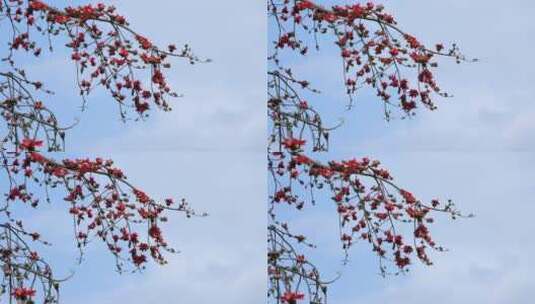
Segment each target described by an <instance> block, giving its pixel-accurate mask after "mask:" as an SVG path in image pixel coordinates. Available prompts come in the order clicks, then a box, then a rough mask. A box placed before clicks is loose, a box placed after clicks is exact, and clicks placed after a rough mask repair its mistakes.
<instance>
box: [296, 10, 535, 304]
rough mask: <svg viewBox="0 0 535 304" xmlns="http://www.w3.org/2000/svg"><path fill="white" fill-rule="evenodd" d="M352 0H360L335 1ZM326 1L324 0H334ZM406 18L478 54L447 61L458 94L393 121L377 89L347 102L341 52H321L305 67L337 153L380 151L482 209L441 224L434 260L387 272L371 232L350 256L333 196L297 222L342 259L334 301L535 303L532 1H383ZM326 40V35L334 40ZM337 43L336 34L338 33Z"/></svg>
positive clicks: (431, 186)
mask: <svg viewBox="0 0 535 304" xmlns="http://www.w3.org/2000/svg"><path fill="white" fill-rule="evenodd" d="M328 2H329V3H344V2H346V3H349V2H350V1H344V2H339V1H328ZM328 2H327V1H322V3H328ZM383 4H385V6H386V7H387V9H388V10H389V11H390V12H393V13H394V15H395V16H397V19H398V21H399V23H400V24H401V26H402V27H403V28H404V29H406V30H407V31H409V32H411V33H413V34H414V35H415V36H417V37H419V38H420V39H421V40H422V41H425V42H428V43H435V42H438V41H443V42H445V43H448V42H457V43H458V44H459V45H460V46H461V48H462V50H463V51H464V53H466V54H467V55H469V56H472V57H477V58H479V59H480V62H479V63H472V64H463V65H455V64H448V63H446V62H444V63H443V64H442V68H441V71H439V73H438V77H439V80H440V83H441V84H442V87H443V88H444V89H446V90H447V91H448V92H450V93H453V95H454V98H451V99H445V100H439V101H438V106H439V110H438V111H435V112H429V111H420V112H418V115H417V116H416V117H415V118H414V119H410V120H399V119H398V120H393V121H391V122H389V123H387V122H385V121H384V119H383V117H382V113H381V108H380V107H378V106H376V104H377V101H376V100H375V98H372V96H370V95H369V94H366V93H365V92H364V94H361V95H360V99H359V102H358V104H357V106H356V107H355V108H354V109H353V110H352V111H350V112H344V105H345V102H346V101H347V98H346V97H344V95H343V90H342V89H341V70H340V67H341V62H340V59H339V58H338V57H337V55H338V53H337V52H333V51H331V50H330V49H329V48H326V50H327V51H325V52H320V53H318V54H311V55H309V56H308V58H307V59H304V60H303V59H302V60H299V61H294V62H295V67H296V70H297V69H299V70H300V71H301V75H303V74H305V75H306V77H307V78H308V79H309V80H311V81H312V83H313V84H315V86H316V87H317V88H318V89H320V90H322V92H323V94H322V95H320V96H318V98H317V99H316V100H315V104H320V106H321V107H322V109H324V110H325V112H324V113H325V114H326V116H328V117H329V119H330V120H331V121H332V122H336V121H337V119H339V118H341V117H342V118H344V119H345V122H346V123H345V124H344V126H343V127H342V128H340V129H339V130H337V131H335V132H333V134H332V141H331V144H332V145H331V153H330V154H329V155H330V158H334V159H340V158H348V157H353V156H357V157H361V156H370V157H373V158H376V159H379V160H381V161H382V163H383V164H384V165H385V166H386V167H387V168H390V169H391V173H392V174H393V175H394V177H395V178H396V180H397V181H398V184H400V185H403V186H404V187H406V188H408V189H411V190H412V191H413V192H414V193H415V194H416V195H418V197H420V198H422V199H432V198H435V197H439V198H442V199H447V198H451V199H453V200H454V201H455V202H456V203H457V205H458V207H459V208H460V209H461V210H464V211H466V213H475V214H476V218H473V219H468V220H460V221H457V222H454V223H451V222H449V221H448V220H446V219H443V220H440V221H439V222H438V223H437V224H435V227H434V231H435V239H436V240H438V241H439V242H440V243H441V244H442V245H444V246H446V247H447V248H449V249H450V251H449V252H447V253H443V254H434V255H433V258H434V262H435V265H434V266H433V267H425V266H421V265H415V267H413V269H412V272H411V274H409V275H405V276H400V277H387V278H386V279H383V278H381V277H380V276H379V275H378V264H377V259H376V258H375V257H374V256H373V255H372V254H371V252H370V250H369V248H367V247H366V246H365V245H364V244H363V246H364V247H362V246H356V247H355V248H354V249H353V250H352V256H351V261H350V264H349V265H348V266H347V267H340V261H341V260H342V258H343V253H342V251H341V250H340V249H339V248H340V244H339V242H338V241H337V235H338V230H337V229H338V226H337V225H338V223H337V220H336V213H335V210H334V208H332V207H331V205H330V204H328V203H329V202H326V203H327V207H320V208H316V210H311V211H309V213H308V216H306V217H301V220H299V221H297V222H294V223H293V224H294V227H295V226H297V227H298V228H300V229H302V230H304V231H307V232H308V235H311V236H312V237H313V239H314V240H315V241H316V244H317V245H318V246H319V249H318V250H316V252H315V254H314V255H315V258H316V260H317V261H319V263H320V265H321V267H323V270H324V272H325V273H326V274H327V275H331V276H334V275H335V274H336V272H338V271H343V276H342V278H341V279H340V280H339V281H338V282H336V283H335V284H333V285H332V286H331V287H330V293H331V294H330V302H331V303H342V304H345V303H348V304H349V303H373V304H375V303H377V304H380V303H394V302H398V303H409V302H410V303H429V302H430V301H431V302H432V303H460V304H464V303H496V304H498V303H531V296H532V294H533V293H532V290H531V286H534V284H535V282H534V279H533V278H532V276H530V275H529V272H528V269H532V268H533V266H534V265H533V261H532V258H531V257H532V256H533V253H534V249H535V247H534V246H533V243H532V242H531V241H530V239H532V237H531V233H532V231H533V230H534V228H535V227H534V226H533V224H532V222H533V221H532V219H531V216H532V214H533V211H534V209H535V208H534V207H533V206H534V205H533V194H534V192H535V190H534V187H533V183H534V182H533V171H534V170H533V169H534V163H533V158H534V157H533V149H534V147H535V146H534V143H535V142H534V140H533V136H532V131H533V128H534V127H535V124H534V119H533V117H534V115H535V107H534V105H533V96H534V93H535V92H534V91H533V90H534V89H533V85H532V83H533V76H532V73H531V71H532V70H533V62H532V61H531V60H529V59H528V58H530V56H531V55H530V54H532V53H533V51H534V49H535V45H534V44H533V42H532V41H531V39H529V38H528V37H533V34H534V30H535V28H534V25H533V24H532V23H531V22H530V21H529V20H530V15H529V12H530V11H532V10H533V4H532V2H529V1H508V2H507V3H504V2H498V1H479V0H475V1H460V0H446V1H432V2H431V1H420V0H412V1H403V2H398V1H384V2H383ZM326 42H327V41H326ZM327 43H328V42H327Z"/></svg>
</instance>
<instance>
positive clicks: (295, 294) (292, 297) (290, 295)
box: [281, 291, 305, 303]
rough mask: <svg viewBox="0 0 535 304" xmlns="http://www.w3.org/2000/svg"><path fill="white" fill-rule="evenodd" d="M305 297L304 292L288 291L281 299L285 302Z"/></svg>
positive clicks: (292, 301)
mask: <svg viewBox="0 0 535 304" xmlns="http://www.w3.org/2000/svg"><path fill="white" fill-rule="evenodd" d="M304 298H305V295H304V294H302V293H298V292H291V291H287V292H285V293H284V294H283V295H282V297H281V300H282V302H283V303H295V301H297V300H303V299H304Z"/></svg>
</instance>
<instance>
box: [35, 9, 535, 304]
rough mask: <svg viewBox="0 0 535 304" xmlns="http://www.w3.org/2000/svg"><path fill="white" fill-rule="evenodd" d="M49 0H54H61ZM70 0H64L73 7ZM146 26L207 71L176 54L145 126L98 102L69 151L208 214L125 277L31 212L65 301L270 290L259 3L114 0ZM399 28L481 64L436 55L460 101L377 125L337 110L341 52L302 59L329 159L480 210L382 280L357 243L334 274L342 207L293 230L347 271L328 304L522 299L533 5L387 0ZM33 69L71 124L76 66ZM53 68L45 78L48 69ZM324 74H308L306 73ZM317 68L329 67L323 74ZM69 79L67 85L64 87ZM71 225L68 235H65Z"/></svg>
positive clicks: (234, 297) (527, 279)
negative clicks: (429, 256) (437, 250)
mask: <svg viewBox="0 0 535 304" xmlns="http://www.w3.org/2000/svg"><path fill="white" fill-rule="evenodd" d="M55 2H56V3H58V6H60V5H61V3H63V2H60V1H55ZM70 3H72V2H70ZM113 3H115V4H117V5H118V6H119V7H120V9H121V11H122V12H124V13H125V15H127V16H128V17H129V19H130V20H131V21H132V24H133V25H134V26H135V27H136V28H137V29H139V30H140V31H142V32H144V33H146V34H147V36H150V37H154V39H155V40H156V41H158V42H161V43H167V42H176V43H177V44H180V43H183V42H189V43H191V45H192V46H193V47H194V49H195V50H196V51H197V53H198V54H199V55H202V56H206V57H209V58H211V59H213V60H214V62H213V63H210V64H205V65H197V66H193V67H192V66H188V65H186V64H181V63H180V62H178V63H177V64H175V67H176V73H175V74H173V75H172V76H171V79H172V82H173V84H175V85H174V86H175V88H176V89H177V90H178V91H179V92H181V93H184V94H185V97H184V98H181V99H178V100H176V105H175V106H174V111H173V112H172V113H153V115H152V117H151V119H150V120H149V121H147V122H142V123H134V122H129V123H127V124H126V125H124V124H123V123H121V122H119V119H118V115H115V114H118V113H115V112H114V110H115V108H114V107H113V106H110V105H109V104H106V102H108V101H109V100H108V99H107V98H106V97H105V96H104V95H102V94H98V93H97V94H95V95H93V96H92V97H91V99H90V105H89V108H88V111H87V112H86V113H84V114H83V116H82V117H81V118H82V120H81V122H80V124H79V125H78V126H77V128H75V129H74V130H73V131H72V132H71V133H70V136H69V139H68V146H67V147H68V150H69V151H70V152H69V153H72V155H80V154H83V155H90V156H91V155H93V156H100V155H104V156H106V157H110V158H113V159H115V160H116V161H117V163H118V165H119V166H121V167H123V168H124V169H125V171H126V172H127V173H128V175H129V177H130V179H131V180H132V181H133V182H135V183H136V184H139V185H143V186H144V187H145V188H146V189H147V191H149V192H150V193H152V194H162V196H177V197H182V196H184V197H187V198H188V199H189V200H190V201H191V202H192V204H194V206H195V207H196V208H197V209H200V210H203V211H204V210H205V211H207V212H209V213H210V217H208V218H204V219H192V220H178V221H177V223H176V224H172V225H170V226H169V227H168V228H169V229H168V231H170V233H169V236H170V238H171V239H170V241H171V243H172V244H174V245H175V247H177V248H178V249H179V250H181V253H180V254H178V255H176V256H172V257H171V259H170V265H168V266H167V267H158V266H152V267H149V269H148V270H147V271H146V272H145V273H144V274H142V275H139V274H135V275H122V276H119V275H118V274H116V273H115V272H114V271H113V261H112V259H110V257H109V255H107V253H103V252H102V251H101V250H100V249H102V248H101V247H98V246H95V247H93V248H92V249H90V250H89V251H88V254H87V256H86V261H85V263H84V264H83V265H81V266H79V267H78V266H74V258H75V257H76V250H75V248H74V242H72V246H71V243H70V242H71V240H72V237H71V230H70V228H69V227H70V222H69V217H68V216H66V214H65V212H64V210H58V209H56V208H54V206H50V207H49V208H45V211H44V212H42V213H39V214H37V213H36V215H35V216H33V217H32V218H31V223H32V225H35V227H43V229H45V230H46V232H48V233H44V234H47V236H48V239H50V240H51V241H53V242H54V243H55V244H57V246H55V247H54V248H53V249H51V250H50V252H49V255H50V256H54V257H55V258H54V259H53V261H54V262H56V264H57V265H59V266H58V267H59V268H60V269H61V271H63V272H65V273H67V272H68V270H69V269H71V268H72V269H75V270H76V275H75V276H74V277H73V278H72V279H71V280H70V281H68V282H67V283H66V284H65V285H64V289H63V294H62V295H63V299H64V300H65V301H64V302H65V303H82V304H85V303H96V302H98V303H104V304H107V303H116V302H118V301H122V302H127V303H133V304H137V303H152V302H158V303H162V304H167V303H169V304H171V303H215V302H217V303H223V304H225V303H229V304H230V303H232V304H241V303H243V304H248V303H257V302H259V301H264V299H265V286H266V277H265V227H266V221H265V202H266V197H267V189H266V171H265V135H266V134H265V127H266V117H265V115H266V111H265V90H266V89H265V58H266V47H265V41H266V40H267V39H266V32H267V31H266V23H265V14H264V9H265V3H264V2H262V1H250V0H233V1H230V2H229V1H206V2H201V1H180V2H177V1H164V0H153V1H151V2H150V7H149V8H150V9H148V6H147V4H146V3H145V2H143V1H113ZM384 4H385V5H386V6H387V8H388V9H389V10H390V11H392V12H394V13H395V15H396V16H397V17H398V20H399V21H400V23H401V24H402V25H404V28H405V29H407V30H408V31H410V32H412V33H414V34H415V35H416V36H418V37H421V38H422V39H423V40H424V41H428V42H431V43H433V42H435V41H436V40H442V41H444V42H450V41H455V42H458V43H459V44H460V46H461V47H462V49H463V50H464V51H465V53H467V54H468V55H473V56H474V57H477V58H479V59H481V61H480V62H479V63H476V64H465V65H460V66H456V65H454V64H444V65H443V70H442V73H440V74H439V77H440V81H441V83H442V86H443V87H444V88H446V89H447V90H448V91H449V92H451V93H453V94H454V96H455V97H454V98H452V99H447V100H444V101H443V102H439V111H436V112H426V111H421V112H419V113H418V115H417V117H416V118H415V119H412V120H405V121H400V120H394V121H391V122H390V123H386V122H384V120H383V119H382V116H381V111H380V109H379V108H377V107H375V106H373V104H374V101H375V100H371V99H368V98H365V97H366V96H367V95H366V94H364V95H361V97H362V98H361V101H362V103H360V104H358V105H357V107H355V109H354V110H352V111H351V112H344V106H345V101H346V100H347V99H346V98H345V97H344V96H343V94H342V91H341V90H340V89H341V87H340V82H339V80H340V79H339V78H340V75H341V73H340V71H339V70H338V67H340V61H339V59H338V57H337V53H336V54H335V53H328V52H327V53H320V54H317V55H311V56H310V57H309V58H308V59H307V61H300V62H296V64H297V65H299V66H300V68H302V69H303V70H304V71H306V72H307V73H310V75H311V77H310V78H311V80H312V81H313V82H314V83H315V84H316V86H317V87H319V88H320V89H322V91H323V92H324V94H323V95H321V96H320V97H319V98H318V102H321V103H324V107H325V108H326V109H327V110H326V111H327V112H326V113H325V114H326V115H327V116H329V117H330V119H331V120H332V121H336V120H337V119H338V118H339V117H344V118H345V120H346V124H345V125H344V126H343V127H342V128H341V129H340V130H338V132H335V133H333V137H332V143H333V145H332V154H331V155H332V157H333V158H345V157H352V156H366V155H368V156H372V157H374V158H378V159H380V160H382V161H383V163H384V164H385V166H386V167H388V168H390V169H391V171H392V173H393V174H394V176H395V177H396V179H397V180H398V182H399V183H400V184H402V185H404V186H406V187H407V188H409V189H412V190H413V191H414V192H415V193H416V194H418V196H419V197H421V198H424V199H425V198H434V197H436V196H437V197H440V198H452V199H454V200H455V201H456V203H457V204H458V206H459V207H460V208H461V209H462V210H466V211H467V212H468V213H469V212H473V213H475V214H476V215H477V217H476V218H474V219H470V220H461V221H458V222H456V223H450V222H448V221H440V222H439V223H437V225H436V227H435V232H436V233H435V235H436V239H437V240H439V241H440V242H441V243H442V244H443V245H445V246H446V247H448V248H450V249H451V251H450V252H448V253H445V254H440V255H435V256H434V260H435V263H436V265H435V266H433V267H431V268H428V267H422V266H419V265H416V267H414V269H413V271H412V273H411V274H410V275H407V276H402V277H396V278H394V277H391V278H386V279H382V278H381V277H379V276H378V275H377V261H376V259H375V258H374V257H373V256H372V255H371V254H369V250H368V248H365V247H356V248H355V249H354V250H353V252H352V254H353V255H352V259H351V263H350V265H348V266H347V267H345V268H341V267H339V263H338V262H339V261H340V260H341V258H342V252H341V250H339V248H340V246H339V243H338V242H337V230H336V229H337V222H336V217H335V216H336V214H335V213H334V210H330V208H328V207H326V208H317V209H315V210H312V211H311V212H310V213H309V216H308V217H306V218H305V219H303V220H301V221H299V222H296V223H295V224H294V226H297V227H302V228H303V229H307V228H306V227H314V228H313V230H309V232H310V234H312V235H313V236H314V239H315V241H316V243H318V245H319V246H320V248H321V249H319V250H318V251H317V252H316V253H315V254H316V257H317V259H318V260H319V261H320V263H321V264H323V265H324V266H325V267H327V268H325V271H326V272H327V273H330V274H334V273H336V272H337V271H339V270H341V269H342V270H343V272H344V274H343V277H342V278H341V279H340V280H339V281H338V282H337V283H336V284H335V285H333V286H332V287H331V288H330V291H331V303H336V304H339V303H340V304H345V303H348V304H349V303H371V304H375V303H377V304H380V303H392V302H394V301H396V302H400V303H407V302H411V303H415V304H419V303H428V302H429V301H430V300H432V302H433V303H438V304H441V303H459V304H464V303H467V304H468V303H470V304H474V303H476V304H478V303H485V304H486V303H491V304H502V303H521V304H523V303H526V304H527V303H531V301H530V300H531V297H530V296H531V295H532V291H531V287H532V286H534V285H535V279H533V276H532V275H531V274H530V273H529V270H530V269H533V268H534V267H535V262H534V261H533V259H532V256H533V254H534V253H535V245H533V242H532V241H531V240H532V238H533V236H532V232H533V231H534V228H535V226H534V224H532V223H533V221H532V214H533V213H534V211H535V207H534V206H535V205H534V204H533V203H534V202H533V200H534V198H533V197H534V194H535V193H534V192H535V190H534V189H535V187H534V185H533V184H534V183H535V182H534V180H535V179H534V173H533V172H535V170H534V169H535V162H534V157H533V149H534V148H535V139H534V138H535V137H533V136H532V134H533V131H534V130H535V120H534V119H533V117H534V115H535V106H534V103H533V96H535V92H534V90H535V89H534V88H533V75H532V72H531V71H533V68H534V67H533V65H534V64H533V61H531V60H530V58H531V56H532V53H533V51H534V50H535V44H534V43H533V42H532V37H534V34H535V28H534V27H535V25H533V23H532V22H531V21H530V20H531V17H532V16H531V12H532V11H533V8H534V4H533V3H532V2H531V1H521V0H513V1H508V2H498V1H482V0H473V1H461V0H443V1H432V2H430V1H423V0H411V1H404V2H398V1H385V2H384ZM48 58H49V60H47V61H46V62H42V63H39V64H36V65H32V69H33V71H34V75H36V76H39V75H42V77H41V78H44V79H46V80H47V83H48V84H49V85H50V87H52V88H54V89H55V91H56V92H57V93H58V94H57V95H56V98H55V99H54V102H57V104H58V108H61V109H64V110H62V111H63V113H64V114H63V115H62V119H64V121H67V122H69V121H72V120H73V119H74V117H72V115H70V114H69V113H71V109H75V108H76V106H78V105H79V98H78V97H77V96H76V94H75V93H76V92H75V90H74V88H73V84H74V81H73V75H74V68H73V67H72V66H71V65H70V63H68V61H67V60H65V58H64V54H62V53H61V52H56V53H55V54H53V55H51V56H50V57H48ZM51 71H53V73H51ZM314 71H316V73H314ZM317 71H321V73H318V72H317ZM70 88H73V89H72V90H71V89H70ZM65 227H67V228H65Z"/></svg>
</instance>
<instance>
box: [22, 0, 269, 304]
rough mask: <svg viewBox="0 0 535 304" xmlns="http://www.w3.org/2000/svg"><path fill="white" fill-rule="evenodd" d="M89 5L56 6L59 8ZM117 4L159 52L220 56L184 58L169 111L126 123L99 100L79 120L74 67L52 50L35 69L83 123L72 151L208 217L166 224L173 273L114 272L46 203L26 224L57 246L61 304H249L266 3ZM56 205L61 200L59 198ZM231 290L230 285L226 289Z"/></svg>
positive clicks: (259, 241) (259, 254) (254, 276)
mask: <svg viewBox="0 0 535 304" xmlns="http://www.w3.org/2000/svg"><path fill="white" fill-rule="evenodd" d="M88 2H89V1H76V2H72V1H69V2H67V1H53V3H55V4H56V5H57V6H63V5H66V4H73V3H88ZM105 2H106V3H114V4H116V5H117V6H118V7H119V9H120V11H121V12H122V13H123V14H124V15H125V16H127V17H128V19H129V20H130V21H131V23H132V25H133V27H134V28H136V29H138V30H139V31H140V32H142V33H144V34H146V36H148V37H151V38H152V39H153V40H154V41H156V42H159V43H161V44H163V45H166V44H167V43H176V44H177V45H180V44H183V43H190V45H192V46H193V47H194V50H195V51H196V53H197V54H198V55H200V56H203V57H208V58H211V59H212V60H213V62H212V63H210V64H203V65H195V66H190V65H188V64H186V63H183V62H180V61H177V62H176V63H175V64H174V66H175V69H174V70H173V74H170V75H169V80H170V81H171V83H172V84H173V87H174V88H175V89H176V90H177V91H178V92H179V93H183V94H184V97H183V98H179V99H176V100H175V101H174V107H173V108H174V111H173V112H171V113H157V112H156V111H155V112H153V113H152V115H151V117H150V119H149V120H148V121H146V122H128V123H126V124H123V123H122V122H120V121H119V115H118V112H116V107H115V106H114V104H113V103H112V101H111V100H110V99H109V98H108V97H107V96H106V95H104V94H102V92H95V93H96V94H94V95H92V96H91V97H90V99H89V107H88V110H87V111H86V112H85V113H83V115H79V114H76V115H73V114H72V113H74V112H73V110H76V108H77V107H78V106H79V105H80V99H79V97H78V96H76V89H75V88H74V84H75V83H74V80H73V79H74V71H75V70H74V67H73V66H72V64H71V63H70V60H68V54H66V53H63V52H61V51H60V49H61V48H56V50H57V52H55V53H53V54H52V55H49V54H46V57H45V58H46V59H47V60H43V61H41V62H39V63H35V62H33V61H28V62H26V64H27V65H28V71H31V73H32V75H33V76H34V77H35V78H40V79H43V80H45V81H46V83H47V84H48V85H49V86H50V87H51V88H53V89H54V90H55V91H56V93H57V94H56V96H55V97H53V98H50V99H48V100H50V102H51V103H54V104H55V106H56V107H57V108H58V109H60V111H61V113H62V114H61V115H60V118H61V120H62V121H63V122H66V123H70V122H72V121H74V119H75V118H76V116H78V117H79V118H80V119H81V121H80V123H79V124H78V125H77V127H76V128H75V129H73V130H72V132H70V133H69V135H68V144H67V149H68V151H69V152H68V153H67V154H68V155H84V156H92V157H96V156H105V157H106V158H112V159H114V160H115V161H116V163H117V164H118V166H120V167H121V168H123V169H124V171H125V172H126V173H127V174H128V176H129V179H130V181H131V182H133V183H135V184H136V185H140V186H142V187H144V189H146V191H147V192H149V193H151V194H153V195H154V196H160V195H161V196H162V197H168V196H173V197H178V198H181V197H186V198H187V199H188V200H189V201H190V203H191V204H192V205H194V206H195V208H196V209H198V210H201V211H206V212H208V213H209V214H210V216H209V217H207V218H202V219H190V220H186V219H183V217H181V216H177V217H176V218H175V221H174V222H173V223H172V224H170V225H168V226H167V227H166V228H167V229H166V231H167V235H168V238H169V242H170V243H171V244H172V245H173V246H174V247H175V248H177V249H178V250H180V251H181V253H180V254H177V255H174V256H169V262H170V264H169V265H167V266H166V267H159V266H156V265H151V266H150V267H148V269H147V271H145V272H144V273H143V274H125V275H118V274H117V273H116V272H115V271H114V263H113V259H112V258H111V257H110V256H109V254H108V253H107V252H106V251H105V250H103V246H100V245H98V244H97V243H95V244H93V245H94V246H92V247H91V248H90V249H89V250H88V252H87V254H86V256H85V261H84V263H83V264H82V265H81V266H76V265H75V258H76V248H75V244H74V241H73V240H72V230H71V228H70V227H71V222H70V219H69V217H68V215H67V210H66V209H65V208H61V207H58V206H57V205H55V206H54V205H52V206H49V207H46V206H43V208H44V209H43V212H39V213H37V212H35V213H34V214H33V215H32V216H31V217H30V218H28V222H29V225H30V227H35V228H39V227H40V228H42V229H41V231H43V235H44V236H45V237H46V238H47V240H50V241H52V242H53V243H54V244H55V246H54V247H52V248H50V249H49V250H47V251H46V255H45V253H43V255H44V256H46V257H48V258H49V259H50V260H51V261H52V262H53V263H54V264H53V265H54V266H55V267H56V269H57V270H58V275H60V276H61V275H63V274H68V273H69V271H70V270H71V269H72V270H75V271H76V273H75V276H74V277H73V278H72V279H70V280H69V281H68V282H67V283H65V284H64V286H63V289H62V298H63V302H64V303H88V304H89V303H105V304H106V303H117V302H125V303H134V304H135V303H140V304H141V303H162V304H165V303H169V304H171V303H177V302H178V303H216V302H218V303H229V304H230V303H232V304H235V303H244V304H245V303H254V302H256V301H258V300H259V299H264V298H265V269H266V268H265V250H264V249H265V227H266V223H265V198H266V196H267V193H266V191H267V190H266V189H265V126H266V117H265V108H264V105H265V97H264V96H265V58H266V55H265V54H266V47H265V41H266V24H265V17H264V15H265V14H264V5H263V3H253V2H252V1H247V0H239V1H233V3H232V4H229V3H224V2H220V1H209V2H201V1H180V2H177V1H165V0H155V1H151V2H150V4H147V3H146V2H144V1H105ZM58 203H59V204H62V203H63V202H62V201H61V200H59V201H58ZM222 283H224V284H222Z"/></svg>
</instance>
